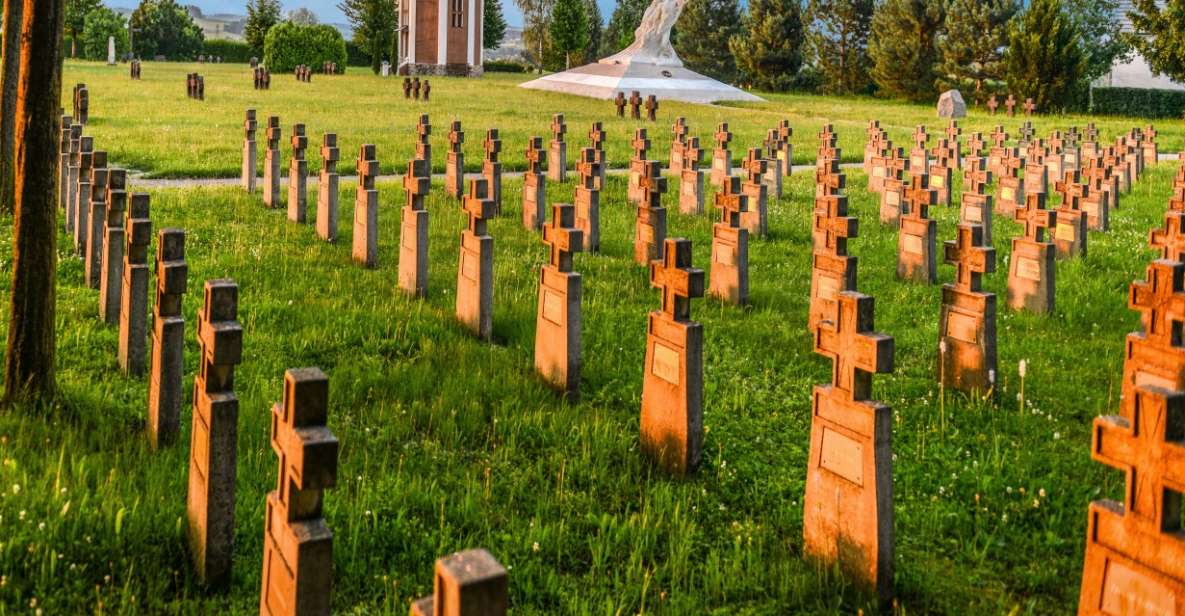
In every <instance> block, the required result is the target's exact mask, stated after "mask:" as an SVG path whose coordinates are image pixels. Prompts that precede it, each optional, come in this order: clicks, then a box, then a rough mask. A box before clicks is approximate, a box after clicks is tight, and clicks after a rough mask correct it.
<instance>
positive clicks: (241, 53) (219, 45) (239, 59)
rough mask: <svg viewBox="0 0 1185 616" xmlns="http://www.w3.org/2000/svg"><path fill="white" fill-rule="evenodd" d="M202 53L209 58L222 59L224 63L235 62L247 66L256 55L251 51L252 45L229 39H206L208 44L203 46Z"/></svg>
mask: <svg viewBox="0 0 1185 616" xmlns="http://www.w3.org/2000/svg"><path fill="white" fill-rule="evenodd" d="M202 53H203V54H205V55H206V56H207V57H208V56H217V57H219V58H222V61H223V62H233V63H236V64H246V63H248V62H250V61H251V58H252V56H254V55H255V53H254V52H252V51H251V46H250V45H248V44H246V43H244V42H242V41H232V40H228V39H206V42H205V43H204V44H203V45H202Z"/></svg>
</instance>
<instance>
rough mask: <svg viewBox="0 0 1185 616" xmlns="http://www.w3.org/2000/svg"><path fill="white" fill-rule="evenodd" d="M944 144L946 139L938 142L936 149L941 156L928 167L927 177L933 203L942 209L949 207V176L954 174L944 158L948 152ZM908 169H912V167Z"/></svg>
mask: <svg viewBox="0 0 1185 616" xmlns="http://www.w3.org/2000/svg"><path fill="white" fill-rule="evenodd" d="M946 142H947V141H946V139H941V140H940V141H939V146H938V148H939V149H941V150H942V152H941V154H942V155H941V156H939V157H938V158H936V159H935V160H934V162H933V163H932V164H931V165H930V169H929V172H930V173H929V174H928V175H929V178H930V188H933V189H934V191H935V197H936V201H935V203H936V204H938V205H941V206H943V207H950V203H951V198H950V197H951V192H952V191H951V185H950V184H951V176H952V175H953V174H954V172H953V171H952V170H953V169H954V165H952V164H951V163H950V158H947V157H946V155H947V154H949V152H950V150H949V149H948V146H946V145H945V144H946ZM910 168H911V169H912V168H913V167H912V165H911V166H910Z"/></svg>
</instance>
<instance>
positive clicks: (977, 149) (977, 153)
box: [967, 133, 987, 158]
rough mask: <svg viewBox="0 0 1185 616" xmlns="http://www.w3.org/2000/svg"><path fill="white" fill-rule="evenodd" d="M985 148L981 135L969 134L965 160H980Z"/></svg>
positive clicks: (985, 144)
mask: <svg viewBox="0 0 1185 616" xmlns="http://www.w3.org/2000/svg"><path fill="white" fill-rule="evenodd" d="M986 146H987V143H986V142H985V141H984V140H983V133H971V138H970V139H968V140H967V158H982V157H983V149H984V147H986Z"/></svg>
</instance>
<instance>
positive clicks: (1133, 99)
mask: <svg viewBox="0 0 1185 616" xmlns="http://www.w3.org/2000/svg"><path fill="white" fill-rule="evenodd" d="M1090 112H1091V113H1094V114H1101V115H1122V116H1132V117H1140V118H1180V117H1182V116H1185V90H1146V89H1141V88H1091V89H1090Z"/></svg>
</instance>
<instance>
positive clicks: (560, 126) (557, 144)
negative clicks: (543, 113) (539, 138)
mask: <svg viewBox="0 0 1185 616" xmlns="http://www.w3.org/2000/svg"><path fill="white" fill-rule="evenodd" d="M567 132H568V125H567V124H566V123H565V122H564V114H562V113H557V114H555V115H553V116H551V142H549V143H548V144H547V179H548V180H551V181H552V182H561V183H562V182H566V181H568V142H566V141H564V135H565V134H566V133H567Z"/></svg>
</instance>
